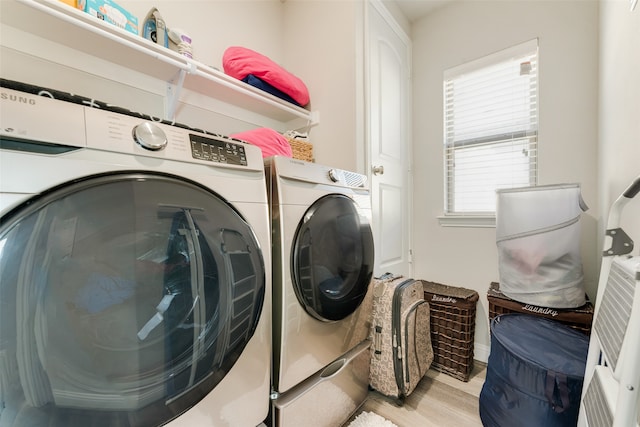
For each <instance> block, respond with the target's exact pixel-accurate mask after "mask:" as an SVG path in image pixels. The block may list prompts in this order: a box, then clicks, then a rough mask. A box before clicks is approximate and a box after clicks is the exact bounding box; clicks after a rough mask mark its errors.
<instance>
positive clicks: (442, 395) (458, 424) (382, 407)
mask: <svg viewBox="0 0 640 427" xmlns="http://www.w3.org/2000/svg"><path fill="white" fill-rule="evenodd" d="M485 373H486V365H485V364H483V363H480V362H477V361H476V362H475V363H474V369H473V372H472V373H471V376H470V378H469V381H468V382H464V381H460V380H458V379H456V378H453V377H450V376H448V375H446V374H443V373H441V372H438V371H435V370H433V369H430V370H429V371H428V372H427V375H426V376H425V377H424V378H423V379H422V380H421V381H420V383H419V384H418V387H416V389H415V390H414V391H413V393H411V395H409V397H407V398H406V400H405V403H404V405H403V406H397V405H396V404H395V403H394V401H393V399H390V398H387V397H385V396H384V395H382V394H380V393H378V392H376V391H370V392H369V396H368V397H367V400H366V401H365V402H364V404H363V405H362V407H361V408H360V409H359V411H358V413H357V414H356V415H354V416H353V417H352V418H351V419H349V421H348V422H347V423H346V424H345V425H348V424H349V423H350V422H351V421H352V420H353V419H354V418H355V417H356V416H357V415H358V414H359V413H360V412H362V411H368V412H375V413H376V414H379V415H380V416H383V417H385V418H386V419H388V420H389V421H392V422H393V423H394V424H396V425H397V426H398V427H417V426H419V427H482V423H481V422H480V416H479V415H478V397H479V396H480V390H481V389H482V384H483V383H484V379H485Z"/></svg>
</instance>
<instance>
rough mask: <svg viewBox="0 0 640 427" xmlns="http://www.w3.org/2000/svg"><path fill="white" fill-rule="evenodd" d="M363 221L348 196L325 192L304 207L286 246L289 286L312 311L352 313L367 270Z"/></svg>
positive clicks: (369, 238) (368, 237) (326, 315)
mask: <svg viewBox="0 0 640 427" xmlns="http://www.w3.org/2000/svg"><path fill="white" fill-rule="evenodd" d="M373 256H374V250H373V234H372V233H371V227H370V226H369V221H368V219H367V218H366V216H364V215H363V214H362V213H361V212H360V210H359V208H358V206H357V205H356V203H355V202H354V201H353V200H352V199H351V198H349V197H347V196H344V195H340V194H330V195H328V196H324V197H322V198H320V199H318V200H316V201H315V202H314V203H313V205H311V207H310V208H309V209H308V210H307V212H306V213H305V215H304V217H303V219H302V221H301V222H300V224H299V225H298V229H297V231H296V234H295V236H294V241H293V247H292V262H291V268H292V277H293V287H294V290H295V293H296V296H297V297H298V301H300V304H302V305H303V307H304V308H305V310H306V311H307V312H308V313H309V314H311V315H312V316H313V317H315V318H316V319H319V320H323V321H335V320H341V319H344V318H345V317H347V316H348V315H350V314H351V313H353V312H354V311H355V310H356V309H357V308H358V306H359V305H360V303H362V300H363V299H364V297H365V294H366V293H367V289H368V287H369V283H370V281H371V277H372V275H373Z"/></svg>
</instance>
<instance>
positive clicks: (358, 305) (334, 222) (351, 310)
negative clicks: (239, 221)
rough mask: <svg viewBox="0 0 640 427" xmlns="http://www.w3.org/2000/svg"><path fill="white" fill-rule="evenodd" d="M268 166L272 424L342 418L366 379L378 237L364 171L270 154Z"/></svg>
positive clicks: (361, 397)
mask: <svg viewBox="0 0 640 427" xmlns="http://www.w3.org/2000/svg"><path fill="white" fill-rule="evenodd" d="M265 171H266V173H267V182H268V186H269V187H268V194H269V202H270V204H271V206H270V212H271V226H272V230H273V231H272V240H273V250H272V260H273V354H274V355H273V374H272V376H273V378H272V383H273V389H274V394H273V398H274V405H273V407H274V408H273V419H274V422H273V423H272V424H274V425H276V426H281V427H283V426H294V425H302V424H300V423H301V422H303V420H306V422H304V425H309V426H330V425H336V423H337V424H338V425H339V424H340V422H341V421H345V420H346V417H348V416H349V415H350V412H352V411H354V410H355V409H356V408H357V407H358V406H359V405H360V404H361V403H362V402H363V401H364V399H365V398H366V394H367V386H368V372H369V371H368V367H369V343H368V339H367V338H368V336H369V328H370V323H369V320H370V319H369V315H370V312H371V303H372V298H371V292H369V290H370V284H371V279H372V275H373V262H374V243H373V234H372V232H371V227H370V221H371V198H370V192H369V188H368V186H367V184H366V177H365V176H364V175H361V174H358V173H354V172H349V171H345V170H340V169H336V168H331V167H328V166H324V165H320V164H315V163H310V162H304V161H300V160H295V159H291V158H287V157H281V156H275V157H271V158H268V159H265ZM368 297H369V298H368Z"/></svg>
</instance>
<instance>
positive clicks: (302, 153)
mask: <svg viewBox="0 0 640 427" xmlns="http://www.w3.org/2000/svg"><path fill="white" fill-rule="evenodd" d="M285 138H286V139H287V141H288V142H289V145H291V150H292V151H293V158H294V159H297V160H304V161H305V162H313V144H311V143H310V142H308V141H303V140H301V139H299V138H290V137H288V136H286V135H285Z"/></svg>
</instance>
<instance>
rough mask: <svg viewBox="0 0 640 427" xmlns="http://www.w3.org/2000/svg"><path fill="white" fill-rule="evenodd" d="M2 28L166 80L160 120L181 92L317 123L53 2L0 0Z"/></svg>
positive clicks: (169, 112)
mask: <svg viewBox="0 0 640 427" xmlns="http://www.w3.org/2000/svg"><path fill="white" fill-rule="evenodd" d="M1 3H2V13H0V16H1V20H2V25H3V26H5V25H6V26H10V27H14V28H17V29H19V30H21V31H24V32H26V33H30V34H33V35H35V36H38V37H41V38H43V39H46V40H49V41H52V42H55V43H58V44H60V45H64V46H67V47H69V48H70V49H73V50H75V51H79V52H82V53H84V54H88V55H93V56H96V57H99V58H101V59H103V60H105V61H108V62H110V63H113V64H116V65H119V66H121V67H123V68H125V69H128V70H133V71H136V72H138V73H140V74H142V75H146V76H148V77H151V78H154V79H159V80H162V81H165V82H167V90H166V102H165V106H164V111H165V116H166V117H165V118H167V119H173V118H174V117H175V113H176V108H177V106H178V102H179V100H180V95H181V93H182V89H183V88H184V89H188V90H190V91H193V92H196V93H198V94H200V95H203V96H205V97H209V98H212V99H215V100H216V101H221V102H222V103H225V104H229V105H232V106H234V107H237V108H240V109H242V110H246V111H247V112H248V113H249V114H251V115H259V116H263V117H265V118H267V119H269V120H275V121H277V122H280V123H304V124H305V126H313V125H316V124H317V122H318V114H317V112H311V111H308V110H306V109H304V108H301V107H298V106H296V105H294V104H291V103H289V102H286V101H283V100H281V99H279V98H277V97H275V96H273V95H270V94H268V93H266V92H264V91H262V90H260V89H257V88H254V87H253V86H250V85H248V84H246V83H244V82H242V81H239V80H237V79H235V78H233V77H230V76H228V75H226V74H224V73H223V72H222V71H219V70H217V69H215V68H213V67H211V66H208V65H205V64H202V63H200V62H198V61H195V60H192V59H189V58H186V57H184V56H182V55H180V54H178V53H177V52H174V51H172V50H170V49H167V48H164V47H162V46H159V45H157V44H155V43H152V42H151V41H149V40H146V39H144V38H142V37H140V36H138V35H136V34H133V33H130V32H128V31H126V30H124V29H121V28H118V27H116V26H115V25H111V24H109V23H107V22H104V21H102V20H100V19H97V18H95V17H93V16H91V15H89V14H87V13H84V12H82V11H80V10H78V9H74V8H73V7H70V6H68V5H66V4H65V3H63V2H60V1H57V0H2V2H1Z"/></svg>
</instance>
